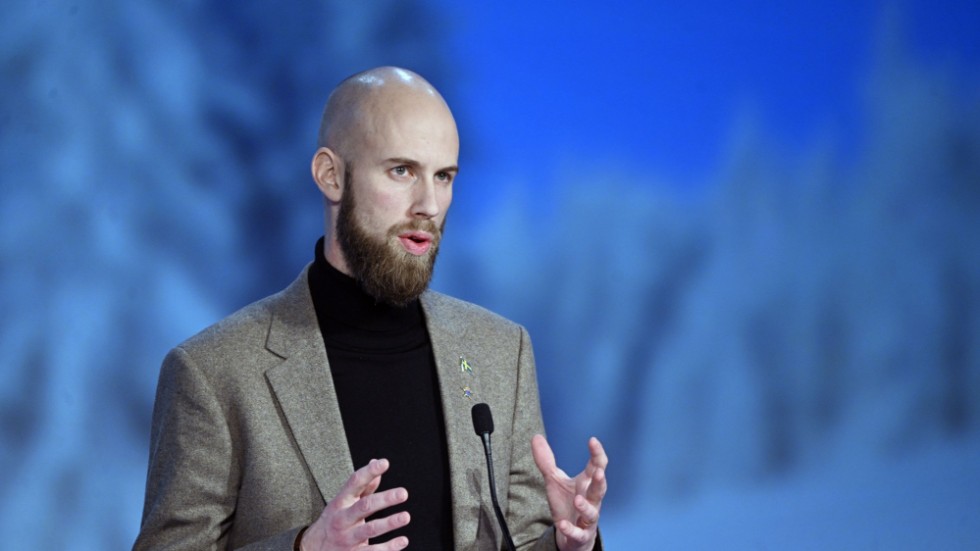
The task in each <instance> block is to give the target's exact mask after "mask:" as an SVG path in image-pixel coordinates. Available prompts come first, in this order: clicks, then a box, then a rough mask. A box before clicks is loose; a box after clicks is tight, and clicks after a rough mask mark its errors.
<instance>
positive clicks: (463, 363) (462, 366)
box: [459, 356, 473, 373]
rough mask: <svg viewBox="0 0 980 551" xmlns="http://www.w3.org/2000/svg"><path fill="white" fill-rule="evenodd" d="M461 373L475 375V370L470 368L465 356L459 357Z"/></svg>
mask: <svg viewBox="0 0 980 551" xmlns="http://www.w3.org/2000/svg"><path fill="white" fill-rule="evenodd" d="M459 372H460V373H473V368H472V367H470V362H468V361H466V358H464V357H463V356H460V357H459Z"/></svg>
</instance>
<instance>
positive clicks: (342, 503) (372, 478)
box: [334, 459, 389, 508]
mask: <svg viewBox="0 0 980 551" xmlns="http://www.w3.org/2000/svg"><path fill="white" fill-rule="evenodd" d="M388 466H389V464H388V460H387V459H372V460H371V461H368V464H367V465H365V466H363V467H361V468H360V469H357V470H356V471H354V474H352V475H350V478H348V479H347V482H345V483H344V487H343V488H341V489H340V492H339V493H338V494H337V498H336V499H335V500H334V501H336V502H339V503H338V506H339V507H341V508H347V507H350V506H351V504H352V503H354V502H355V501H357V500H358V499H360V498H361V497H362V496H365V495H368V494H370V493H372V492H373V491H374V490H376V489H378V485H379V484H381V475H382V474H384V473H385V472H386V471H387V470H388Z"/></svg>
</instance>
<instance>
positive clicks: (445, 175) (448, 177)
mask: <svg viewBox="0 0 980 551" xmlns="http://www.w3.org/2000/svg"><path fill="white" fill-rule="evenodd" d="M436 180H439V181H440V182H446V183H449V182H452V181H453V175H452V173H450V172H446V171H445V170H443V171H440V172H436Z"/></svg>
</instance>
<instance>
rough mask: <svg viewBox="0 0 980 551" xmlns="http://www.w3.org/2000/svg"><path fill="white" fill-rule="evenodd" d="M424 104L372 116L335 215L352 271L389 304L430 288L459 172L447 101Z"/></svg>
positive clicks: (348, 165)
mask: <svg viewBox="0 0 980 551" xmlns="http://www.w3.org/2000/svg"><path fill="white" fill-rule="evenodd" d="M423 99H426V100H429V101H428V102H422V105H413V106H402V107H404V108H403V109H390V111H388V112H381V113H380V115H379V116H374V117H371V120H370V123H371V124H370V125H366V128H365V132H364V136H363V140H362V141H361V143H359V144H358V146H359V147H357V148H356V149H354V151H356V161H353V160H350V161H348V162H347V163H346V167H345V168H346V169H345V171H344V192H343V196H342V197H341V202H340V208H339V212H338V214H337V217H336V239H337V242H338V245H339V249H340V251H341V252H342V254H343V257H344V258H343V259H344V264H345V265H346V267H347V269H348V270H347V271H348V273H350V275H352V276H353V277H355V278H356V279H357V280H358V281H359V282H360V283H361V285H362V287H364V289H365V290H366V291H367V292H368V293H369V294H371V295H372V296H374V297H375V298H376V299H378V300H380V301H384V302H388V303H391V304H405V303H407V302H409V301H411V300H413V299H415V298H417V297H418V296H419V295H420V294H421V293H422V291H424V290H425V288H426V287H427V286H428V283H429V280H430V279H431V276H432V269H433V266H434V263H435V258H436V254H437V251H438V248H439V242H440V240H441V236H442V228H443V226H444V224H445V217H446V212H447V210H448V208H449V205H450V203H451V202H452V183H453V179H454V178H455V175H456V170H457V169H456V157H457V152H458V148H459V146H458V138H457V137H456V127H455V123H454V122H453V121H452V116H451V115H450V114H449V112H448V109H446V108H445V105H444V104H442V103H441V100H439V103H438V104H436V105H433V102H432V100H433V98H431V97H429V98H423ZM388 107H389V108H390V106H388ZM396 107H398V106H396ZM354 166H356V169H355V168H354ZM355 197H356V199H355Z"/></svg>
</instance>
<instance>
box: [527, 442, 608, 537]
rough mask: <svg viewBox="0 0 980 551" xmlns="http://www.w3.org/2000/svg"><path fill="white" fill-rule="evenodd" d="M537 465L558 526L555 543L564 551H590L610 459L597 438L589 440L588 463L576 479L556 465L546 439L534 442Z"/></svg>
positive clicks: (532, 449)
mask: <svg viewBox="0 0 980 551" xmlns="http://www.w3.org/2000/svg"><path fill="white" fill-rule="evenodd" d="M531 453H532V455H534V462H535V463H536V464H537V466H538V470H540V471H541V475H542V476H543V477H544V484H545V492H546V494H547V496H548V506H549V507H550V508H551V517H552V519H553V520H554V523H555V540H556V543H557V544H558V549H560V550H561V551H590V550H591V549H592V547H593V546H594V545H595V540H596V534H597V530H598V526H599V509H600V508H601V506H602V498H603V497H604V496H605V495H606V465H608V464H609V459H608V458H607V457H606V452H605V451H604V450H603V449H602V444H601V443H600V442H599V440H598V439H597V438H595V437H593V438H590V439H589V453H590V455H591V457H590V458H589V462H588V463H587V464H586V465H585V469H584V470H582V472H580V473H579V474H578V475H576V476H575V478H569V476H568V475H567V474H565V471H563V470H561V469H559V468H558V465H556V464H555V454H554V452H552V451H551V446H549V445H548V441H547V440H545V438H544V436H541V435H540V434H536V435H535V436H534V438H532V439H531Z"/></svg>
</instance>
